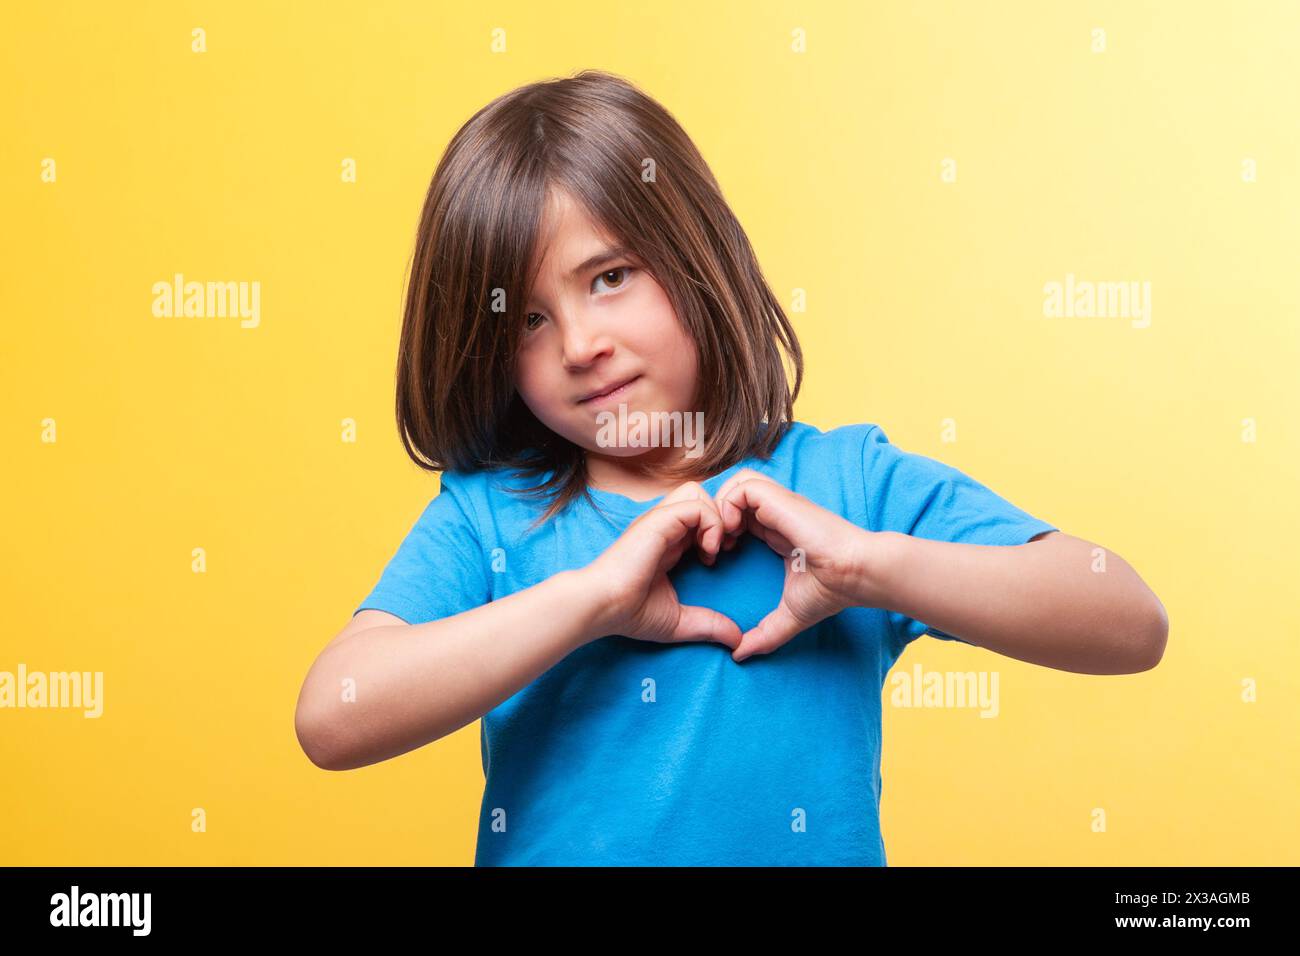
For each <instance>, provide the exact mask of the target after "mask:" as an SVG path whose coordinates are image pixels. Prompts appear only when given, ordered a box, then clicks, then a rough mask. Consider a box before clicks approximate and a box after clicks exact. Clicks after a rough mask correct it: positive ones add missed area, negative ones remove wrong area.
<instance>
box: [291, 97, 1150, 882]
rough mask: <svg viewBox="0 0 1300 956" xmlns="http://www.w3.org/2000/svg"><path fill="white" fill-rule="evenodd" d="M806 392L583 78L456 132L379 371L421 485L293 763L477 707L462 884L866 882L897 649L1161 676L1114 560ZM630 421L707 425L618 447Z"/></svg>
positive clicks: (725, 236) (647, 144) (733, 256)
mask: <svg viewBox="0 0 1300 956" xmlns="http://www.w3.org/2000/svg"><path fill="white" fill-rule="evenodd" d="M783 353H784V355H785V356H786V357H788V358H789V359H790V360H791V363H792V366H793V369H794V387H793V390H791V388H790V387H789V384H788V380H787V375H786V372H785V369H784V366H783ZM801 380H802V357H801V353H800V350H799V345H798V341H797V339H796V337H795V333H794V330H793V329H792V328H791V326H790V323H789V321H788V320H787V318H786V316H785V314H784V312H783V311H782V309H781V306H780V304H779V303H778V301H777V299H776V297H775V296H774V295H773V294H772V292H771V290H770V289H769V288H768V286H767V283H766V282H765V280H764V278H763V276H762V273H761V271H760V269H759V266H758V263H757V262H756V261H755V258H754V254H753V251H752V250H751V248H750V245H749V243H748V240H747V239H746V237H745V233H744V231H743V230H742V229H741V227H740V225H739V224H738V223H737V221H736V219H735V218H734V216H733V215H732V214H731V212H730V210H729V209H728V207H727V204H726V202H725V201H724V200H723V198H722V195H721V192H720V190H719V187H718V185H717V183H716V182H715V180H714V178H713V176H712V175H711V173H710V172H709V170H708V168H707V166H706V165H705V163H704V161H703V159H702V158H701V157H700V155H699V153H698V152H697V151H696V149H695V147H694V146H693V145H692V143H691V141H690V140H689V139H688V138H687V136H686V134H685V133H684V132H683V131H682V130H681V128H680V127H679V126H678V125H677V124H676V122H675V121H674V120H673V119H672V117H671V116H670V115H669V114H668V113H667V112H666V111H665V110H664V109H663V108H662V107H661V106H659V105H658V104H657V103H655V102H654V101H653V100H651V99H650V98H648V97H647V96H645V95H644V94H643V93H641V92H640V91H638V90H637V89H635V88H634V87H632V86H631V85H629V84H628V83H626V82H625V81H623V80H621V79H619V78H617V77H614V76H611V75H608V74H605V73H601V72H595V71H588V72H584V73H582V74H580V75H578V76H576V77H572V78H568V79H563V80H557V81H553V82H547V83H538V84H533V85H531V86H526V87H523V88H521V89H518V90H515V91H513V92H511V93H509V94H507V95H505V96H502V97H500V98H499V99H497V100H495V101H493V102H492V103H490V104H489V105H488V106H486V107H485V108H484V109H482V110H480V111H479V112H478V113H477V114H475V116H474V117H473V118H471V119H470V120H469V122H468V123H466V125H465V126H464V127H463V128H462V129H461V130H460V131H459V132H458V133H457V134H456V136H455V137H454V138H453V140H452V142H451V144H450V146H449V147H448V149H447V152H446V155H445V156H444V157H443V159H442V161H441V163H440V164H439V167H438V170H437V172H436V173H435V175H434V178H433V182H432V185H431V187H430V190H429V195H428V198H427V200H426V203H425V207H424V211H423V215H422V216H421V221H420V226H419V232H418V237H417V244H416V252H415V260H414V267H413V270H412V276H411V281H410V289H409V294H408V298H407V303H406V314H405V321H404V323H403V327H402V338H401V346H400V358H399V363H398V370H397V396H398V397H397V416H398V423H399V430H400V432H401V434H402V439H403V442H404V444H405V446H406V448H407V451H408V453H409V454H410V455H411V457H412V458H413V459H414V460H415V461H416V462H417V463H418V464H420V465H421V466H422V467H425V468H428V469H430V470H440V471H442V473H443V474H442V487H441V490H440V491H439V493H438V494H437V495H436V496H435V497H434V498H433V499H432V501H430V502H429V504H428V506H427V507H426V508H425V509H424V511H423V513H422V514H421V515H420V517H419V519H418V520H417V521H416V522H415V525H414V527H412V528H411V530H410V532H409V534H408V535H407V536H406V538H405V540H403V541H402V543H401V546H400V547H399V548H398V550H397V553H396V554H395V555H394V557H393V558H392V560H391V561H390V562H389V563H388V565H387V566H386V567H385V569H384V571H383V574H382V576H381V577H380V578H379V581H378V583H377V584H376V585H375V587H374V589H373V590H372V591H371V592H370V594H369V596H368V597H366V599H365V600H364V601H362V602H361V604H360V606H359V607H358V608H357V611H356V614H355V616H354V617H353V619H352V621H351V622H350V623H349V624H348V625H347V627H345V628H344V629H343V631H342V632H341V633H340V634H339V635H338V636H337V637H336V638H335V639H334V641H332V642H331V643H330V645H329V646H328V647H327V648H326V650H325V651H324V652H322V654H321V655H320V657H319V658H318V660H317V661H316V663H315V664H314V665H313V667H312V670H311V672H310V673H309V674H308V676H307V679H306V681H305V682H304V685H303V689H302V694H301V696H300V699H299V704H298V713H297V718H296V726H297V730H298V734H299V739H300V741H301V742H302V745H303V747H304V749H305V750H306V752H307V753H308V754H309V756H310V757H311V759H312V760H313V761H314V762H315V763H316V764H317V765H319V766H321V767H325V768H328V769H336V770H342V769H350V768H354V767H359V766H364V765H366V764H369V763H374V762H376V761H379V760H384V759H387V758H389V757H393V756H396V755H398V754H401V753H405V752H408V751H410V750H412V749H414V748H416V747H420V746H423V745H424V744H427V743H429V742H430V741H433V740H436V739H438V738H440V737H443V736H445V735H447V734H449V733H451V732H453V731H455V730H457V729H458V728H460V727H463V726H465V725H466V724H468V723H470V722H472V721H474V720H476V719H478V718H482V724H481V728H482V732H481V746H482V756H483V768H484V773H485V774H486V778H487V780H486V787H485V791H484V795H483V804H482V810H481V813H480V819H479V831H478V845H477V853H476V858H475V862H476V864H477V865H500V864H534V865H773V864H775V865H782V864H794V865H807V864H816V865H825V864H848V865H867V866H883V865H885V848H884V844H883V842H882V839H881V833H880V816H879V810H880V796H881V786H882V780H881V774H880V752H881V729H880V728H881V691H882V688H883V684H884V680H885V676H886V674H887V673H888V671H889V670H890V668H891V667H892V666H893V664H894V663H895V661H897V659H898V657H899V655H900V654H902V652H903V649H904V648H905V647H906V646H907V645H908V643H910V642H911V641H913V640H915V639H916V638H917V637H920V636H921V635H923V634H929V635H931V636H933V637H937V638H941V639H944V640H956V641H963V642H965V643H971V644H976V645H979V646H983V647H986V648H989V649H992V650H994V651H996V652H998V653H1003V654H1007V655H1008V656H1012V657H1016V658H1018V659H1021V660H1026V661H1031V662H1034V663H1041V664H1045V665H1046V666H1051V667H1059V668H1061V669H1065V670H1074V671H1079V672H1084V673H1099V674H1100V673H1128V672H1132V671H1137V670H1143V669H1146V668H1148V667H1151V666H1154V663H1155V662H1156V661H1158V660H1159V657H1160V655H1161V653H1162V651H1163V647H1164V641H1165V631H1166V628H1167V623H1166V621H1165V617H1164V609H1163V607H1162V606H1161V605H1160V602H1159V601H1158V600H1157V599H1156V598H1155V595H1154V594H1152V593H1151V591H1150V590H1149V589H1148V588H1147V587H1146V586H1145V584H1143V583H1142V581H1141V579H1140V578H1139V577H1138V576H1137V575H1136V573H1135V572H1134V571H1133V570H1132V568H1130V567H1129V566H1128V565H1127V564H1126V563H1125V562H1123V560H1122V559H1120V558H1118V556H1116V555H1113V554H1110V555H1108V557H1109V558H1110V563H1109V566H1108V568H1107V573H1105V574H1097V573H1095V572H1094V569H1093V564H1094V558H1095V555H1094V548H1095V546H1094V545H1091V544H1090V543H1089V542H1086V541H1083V540H1082V539H1079V538H1074V537H1072V536H1069V535H1065V534H1062V533H1061V532H1060V531H1059V530H1058V529H1057V528H1056V527H1055V526H1053V525H1052V524H1050V523H1048V522H1046V521H1043V520H1040V519H1038V518H1036V517H1033V516H1031V515H1029V514H1027V513H1026V512H1024V511H1022V510H1020V509H1019V508H1017V507H1015V506H1014V505H1012V504H1011V503H1010V502H1008V501H1006V500H1004V499H1003V498H1001V497H999V496H998V495H997V494H995V493H994V492H993V491H991V490H989V489H988V488H986V487H984V486H983V485H981V484H979V483H978V482H976V481H975V480H974V479H972V478H970V477H968V476H966V475H965V474H963V473H962V472H960V471H958V470H956V469H954V468H951V467H949V466H947V465H944V464H941V463H940V462H938V461H935V460H933V459H930V458H926V457H924V456H921V455H915V454H910V453H908V452H905V451H902V450H900V449H898V448H897V447H895V446H894V445H892V444H891V443H890V442H889V440H888V438H887V437H886V436H885V433H884V431H882V430H881V428H880V427H879V426H877V425H873V424H862V425H848V426H844V427H840V428H835V429H832V430H830V431H825V432H823V431H820V430H819V429H817V428H814V427H812V426H810V425H807V424H804V423H801V422H797V421H794V420H793V415H792V408H793V402H794V399H795V397H796V396H797V394H798V391H799V387H800V382H801ZM599 393H605V394H604V395H603V396H602V395H601V394H599ZM593 396H595V397H593ZM637 413H641V414H642V415H643V416H645V415H647V414H648V413H679V414H678V415H677V419H676V421H683V415H685V419H684V421H686V422H689V421H692V420H694V421H697V422H699V423H700V424H701V426H702V427H701V429H700V430H698V431H697V432H696V433H695V434H694V439H696V440H694V441H692V442H691V443H690V445H689V447H688V446H687V444H686V443H685V437H686V436H687V432H688V431H689V429H685V428H683V429H681V430H680V431H678V430H673V431H670V432H669V433H668V438H669V439H670V440H669V441H662V442H660V443H658V444H654V445H651V446H650V447H647V446H646V445H645V443H644V439H646V437H647V435H646V434H645V433H644V432H641V433H639V437H640V439H642V443H641V444H639V445H638V444H637V443H636V441H635V440H634V439H633V438H632V437H630V436H631V431H630V430H629V431H628V433H627V435H626V436H624V435H623V432H622V431H620V430H619V429H615V428H612V427H609V426H610V423H611V421H612V420H613V419H615V418H617V417H618V416H623V417H624V420H630V419H631V418H632V417H633V416H635V415H636V414H637ZM659 420H661V421H666V420H668V419H667V418H666V417H664V416H661V417H660V419H659ZM659 437H660V438H662V437H663V436H662V435H660V436H659ZM1030 542H1033V543H1032V544H1031V543H1030ZM1096 550H1097V551H1100V549H1096ZM923 621H924V622H925V623H923ZM349 679H351V681H352V682H354V683H351V684H349V683H347V682H348V681H349ZM340 686H354V687H355V699H344V697H343V696H341V695H340V691H339V688H340Z"/></svg>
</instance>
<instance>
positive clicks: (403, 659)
mask: <svg viewBox="0 0 1300 956" xmlns="http://www.w3.org/2000/svg"><path fill="white" fill-rule="evenodd" d="M593 593H594V592H593V590H592V589H591V588H590V587H588V586H586V584H585V580H584V575H583V573H582V572H581V571H564V572H561V573H559V574H556V575H553V576H552V577H550V578H548V579H546V580H545V581H543V582H541V583H540V584H537V585H534V586H533V587H530V588H527V589H525V590H522V591H518V592H516V593H514V594H510V595H507V596H506V597H503V598H500V599H499V600H496V601H491V602H489V603H487V604H484V605H482V606H480V607H476V608H473V609H471V610H468V611H465V612H463V613H461V614H456V615H453V616H451V617H445V618H441V619H439V620H436V621H429V622H427V623H424V624H391V625H383V626H379V627H371V628H367V629H365V630H362V631H359V632H357V633H353V634H349V635H347V636H346V637H342V639H341V640H339V639H336V640H335V641H332V642H331V643H330V644H329V645H328V646H326V648H325V649H324V650H323V651H321V653H320V656H319V657H317V658H316V662H315V663H314V664H313V665H312V667H311V670H310V671H308V673H307V677H306V680H304V682H303V686H302V690H301V691H300V692H299V696H298V708H297V713H296V714H295V716H294V726H295V728H296V730H297V734H298V741H299V743H300V744H301V745H302V748H303V750H304V751H305V752H306V754H307V756H308V757H310V758H311V761H312V763H314V764H316V766H318V767H321V768H322V769H324V770H352V769H355V768H357V767H364V766H366V765H368V764H372V763H377V762H379V761H381V760H387V759H389V758H390V757H396V756H398V755H399V754H403V753H406V752H407V751H409V750H414V749H415V748H417V747H421V746H423V745H424V744H427V743H430V742H432V741H434V740H437V739H439V738H441V737H445V736H446V735H447V734H450V733H452V732H453V731H455V730H459V729H460V728H461V727H463V726H465V725H466V724H468V723H470V722H472V721H474V720H476V719H477V718H479V717H481V716H482V715H483V714H485V713H487V712H488V711H489V710H491V709H492V708H493V707H495V706H496V705H497V704H499V703H501V702H502V701H503V700H506V699H507V698H509V697H510V696H511V695H512V694H514V693H515V692H516V691H517V690H519V689H520V688H521V687H523V686H525V685H527V684H529V683H531V682H532V681H533V680H534V679H536V678H537V677H538V676H539V675H540V674H542V673H544V672H545V671H546V670H547V669H548V668H549V667H550V666H551V665H553V664H554V663H556V662H557V661H559V660H561V659H562V658H564V657H565V656H566V655H568V654H569V653H571V652H572V651H574V650H577V649H578V648H579V647H581V646H582V645H583V644H585V643H587V642H588V641H591V640H594V639H595V638H597V637H600V636H602V635H601V630H602V628H601V624H600V622H599V617H600V615H599V611H600V609H599V608H598V607H597V606H596V604H595V602H594V601H593V600H592V599H591V595H592V594H593ZM363 613H364V612H363ZM348 680H351V682H352V683H351V684H347V685H345V683H344V682H345V681H348ZM345 686H347V687H352V688H355V690H354V696H355V700H348V699H346V696H347V695H345V694H344V688H345Z"/></svg>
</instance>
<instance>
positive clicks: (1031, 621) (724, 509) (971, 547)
mask: <svg viewBox="0 0 1300 956" xmlns="http://www.w3.org/2000/svg"><path fill="white" fill-rule="evenodd" d="M717 500H718V507H719V510H720V512H721V514H722V518H723V527H724V528H725V529H726V532H727V533H726V536H725V539H724V545H723V547H724V549H729V547H730V546H731V542H732V541H733V540H734V538H735V537H736V536H737V535H739V534H742V533H744V532H746V531H748V532H749V533H751V534H754V535H757V536H758V537H760V538H762V539H763V540H764V541H765V542H767V544H768V545H769V546H770V547H771V548H772V549H773V550H774V551H776V552H777V553H778V554H780V555H781V556H782V557H783V558H785V559H786V567H787V573H786V578H785V588H784V590H783V593H782V595H781V600H780V602H779V604H778V605H777V607H776V608H775V609H774V610H773V611H772V612H771V613H770V614H768V615H767V617H765V618H764V619H763V620H762V621H760V622H759V623H758V624H757V625H756V626H755V627H753V628H751V629H750V630H749V631H746V632H745V633H744V634H743V635H742V638H741V645H740V647H739V648H738V649H737V651H736V653H735V654H734V655H733V656H734V657H735V659H736V660H744V659H745V658H746V657H749V656H751V655H753V654H770V653H771V652H772V651H774V650H776V649H777V648H778V647H780V646H781V645H782V644H784V643H785V642H786V641H788V640H790V638H791V637H793V636H794V635H795V634H797V633H799V632H800V631H802V630H805V629H806V628H809V627H811V626H812V625H813V624H816V623H817V622H818V621H820V620H823V619H825V618H827V617H829V616H830V615H832V614H835V613H837V612H839V611H840V610H843V609H844V608H846V607H878V608H884V609H886V610H890V611H897V612H899V613H900V614H904V615H907V616H908V617H912V618H915V619H916V620H919V621H924V622H925V623H926V625H928V626H929V627H932V628H935V629H937V630H940V631H943V632H944V633H946V634H949V635H952V636H954V637H959V638H961V639H962V640H964V641H966V642H968V643H970V644H976V645H979V646H981V647H986V648H988V649H989V650H991V651H996V652H997V653H999V654H1005V655H1006V656H1007V657H1014V658H1016V659H1017V660H1022V661H1028V662H1029V663H1031V664H1042V665H1043V666H1045V667H1054V668H1057V669H1058V670H1066V671H1075V672H1077V673H1082V674H1130V673H1135V672H1137V671H1144V670H1149V669H1150V668H1152V667H1155V666H1156V664H1157V663H1159V661H1160V658H1161V656H1162V655H1163V654H1164V649H1165V641H1166V639H1167V637H1168V633H1169V621H1168V617H1167V615H1166V613H1165V609H1164V605H1163V604H1161V603H1160V599H1159V598H1157V597H1156V596H1155V594H1154V593H1153V592H1152V591H1151V589H1150V588H1148V587H1147V585H1146V584H1145V582H1143V580H1142V579H1141V578H1140V577H1138V575H1137V572H1136V571H1134V570H1133V568H1132V567H1131V566H1130V565H1129V564H1128V562H1126V561H1125V560H1124V559H1123V558H1121V557H1120V556H1119V555H1117V554H1115V553H1114V552H1113V551H1106V550H1105V549H1102V548H1100V547H1098V546H1097V545H1094V544H1093V543H1092V542H1090V541H1085V540H1083V539H1082V538H1076V537H1074V536H1072V535H1068V534H1063V533H1062V532H1059V531H1053V532H1050V533H1047V534H1046V537H1042V538H1041V539H1040V540H1033V541H1030V542H1029V543H1027V544H1021V545H984V544H965V543H956V542H947V541H935V540H930V539H928V538H919V537H913V536H911V535H907V534H901V533H899V532H895V531H868V530H866V529H864V528H861V527H858V526H857V525H855V524H853V523H852V522H850V521H847V520H845V519H844V518H842V517H840V516H839V515H837V514H835V513H833V512H831V511H828V510H826V509H825V508H822V507H821V506H819V505H817V504H815V503H814V502H812V501H809V500H808V499H807V498H805V497H803V496H802V495H799V494H797V493H795V492H793V491H791V490H790V489H788V488H786V487H784V486H782V485H780V484H778V483H776V482H774V481H772V480H771V479H769V478H767V476H765V475H761V474H758V473H757V472H754V471H752V470H750V469H744V470H742V471H740V472H737V473H736V474H735V475H733V476H732V477H731V478H730V479H729V480H728V481H727V482H726V483H725V484H724V485H723V486H722V487H721V488H719V489H718V493H717ZM794 555H797V556H798V561H797V562H796V561H794V560H792V556H794ZM1099 557H1102V558H1104V565H1102V563H1101V562H1100V561H1099V560H1098V558H1099ZM1103 566H1104V570H1101V568H1102V567H1103Z"/></svg>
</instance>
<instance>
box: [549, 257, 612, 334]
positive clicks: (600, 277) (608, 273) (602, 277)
mask: <svg viewBox="0 0 1300 956" xmlns="http://www.w3.org/2000/svg"><path fill="white" fill-rule="evenodd" d="M635 271H636V268H635V267H634V266H618V267H617V268H614V269H606V270H605V271H604V272H602V273H601V274H600V275H598V276H596V278H594V279H592V280H591V285H592V291H593V292H595V291H598V290H597V289H596V287H595V286H596V283H597V282H600V281H602V280H605V284H606V286H607V287H608V290H609V291H610V292H617V291H618V290H619V289H621V288H622V287H623V286H625V285H627V280H628V276H629V275H631V274H632V273H633V272H635ZM610 276H617V277H618V281H616V282H609V281H608V279H609V277H610ZM534 319H537V320H538V323H537V325H534V324H533V320H534ZM545 319H546V316H544V315H542V314H541V313H540V312H529V313H528V314H527V315H525V316H524V329H525V331H528V332H532V331H535V330H536V329H537V328H538V326H539V325H540V324H541V322H542V321H544V320H545Z"/></svg>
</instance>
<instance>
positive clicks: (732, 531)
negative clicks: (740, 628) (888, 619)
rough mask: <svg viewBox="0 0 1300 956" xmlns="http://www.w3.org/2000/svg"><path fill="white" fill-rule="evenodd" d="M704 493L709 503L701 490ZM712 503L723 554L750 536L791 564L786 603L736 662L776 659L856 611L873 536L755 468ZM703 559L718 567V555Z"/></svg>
mask: <svg viewBox="0 0 1300 956" xmlns="http://www.w3.org/2000/svg"><path fill="white" fill-rule="evenodd" d="M698 493H699V494H702V495H705V496H707V495H708V493H707V492H706V491H704V489H703V488H702V487H699V488H698ZM712 500H713V503H714V504H715V505H716V506H717V509H718V513H719V515H720V517H721V519H722V525H723V537H722V541H721V544H720V545H719V550H726V551H730V550H731V549H732V548H734V547H735V546H736V542H737V541H738V540H739V539H740V536H741V535H743V534H750V535H753V536H754V537H756V538H758V539H759V540H760V541H762V542H763V543H765V544H766V545H767V546H768V547H769V548H771V549H772V550H773V551H774V552H776V554H778V555H779V556H780V557H781V558H782V559H783V561H784V563H785V582H784V584H783V586H782V590H781V598H780V601H779V602H778V603H777V606H776V607H775V608H773V609H772V610H771V611H769V612H768V613H767V615H766V616H765V617H764V618H763V619H762V620H761V621H759V622H758V624H756V625H755V626H754V627H752V628H750V629H749V630H748V631H745V632H744V633H743V634H742V635H741V640H740V643H739V645H738V646H737V647H736V649H735V650H734V651H733V652H732V660H734V661H736V662H740V661H743V660H744V659H745V658H747V657H750V656H752V655H754V654H770V653H771V652H772V651H775V650H776V649H777V648H779V647H781V646H782V645H784V644H785V643H786V642H788V641H789V640H790V639H791V638H793V637H794V636H795V635H797V634H799V633H800V632H802V631H805V630H807V629H808V628H810V627H812V626H813V625H814V624H816V623H818V622H819V621H822V620H825V619H826V618H828V617H830V616H831V615H833V614H837V613H839V612H840V611H842V610H843V609H844V608H846V607H850V606H852V605H854V604H855V603H857V598H858V595H859V593H860V592H861V590H862V585H863V578H864V575H865V570H864V569H865V560H864V552H865V546H866V544H867V542H868V537H869V535H870V532H868V531H866V530H864V529H863V528H861V527H859V526H858V525H855V524H853V523H852V522H851V521H848V520H846V519H844V518H842V517H840V516H839V515H837V514H835V513H834V512H832V511H829V510H827V509H826V508H823V507H821V506H820V505H818V504H816V503H814V502H812V501H810V500H809V499H807V498H805V497H804V496H803V495H800V494H798V493H797V492H795V491H792V490H791V489H789V488H787V487H785V486H784V485H782V484H780V483H779V482H777V481H775V480H773V479H772V478H770V477H768V476H767V475H764V474H761V473H760V472H757V471H755V470H754V469H752V468H745V469H742V470H740V471H738V472H736V474H734V475H732V476H731V477H730V478H728V479H727V480H726V481H725V482H724V483H723V484H722V486H721V487H719V488H718V490H717V492H716V493H715V494H714V495H712ZM703 539H704V535H703V534H701V535H700V541H701V542H702V541H703ZM700 551H701V562H702V563H703V564H705V565H706V566H712V564H713V559H714V555H712V554H710V553H708V552H707V551H704V550H703V549H702V548H701V549H700Z"/></svg>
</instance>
